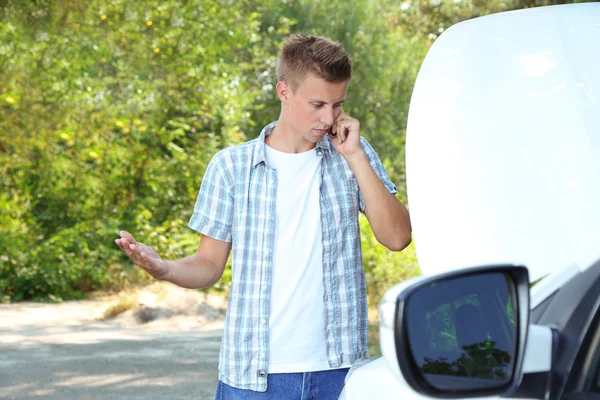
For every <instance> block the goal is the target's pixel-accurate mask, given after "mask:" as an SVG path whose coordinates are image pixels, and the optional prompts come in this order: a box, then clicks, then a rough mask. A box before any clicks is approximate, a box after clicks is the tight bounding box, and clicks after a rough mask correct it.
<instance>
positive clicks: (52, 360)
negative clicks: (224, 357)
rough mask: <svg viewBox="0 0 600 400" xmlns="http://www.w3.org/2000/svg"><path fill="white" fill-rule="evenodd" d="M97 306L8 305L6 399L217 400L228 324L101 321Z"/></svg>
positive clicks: (1, 318)
mask: <svg viewBox="0 0 600 400" xmlns="http://www.w3.org/2000/svg"><path fill="white" fill-rule="evenodd" d="M102 307H103V304H102V303H101V302H97V301H77V302H64V303H62V304H37V303H19V304H12V305H6V304H4V305H0V399H19V400H20V399H51V400H54V399H61V400H72V399H94V400H104V399H119V400H121V399H165V398H166V399H213V398H214V393H215V389H216V385H217V362H218V354H219V346H220V341H221V335H222V329H223V321H222V319H218V320H216V321H205V320H202V319H199V318H197V317H195V316H189V315H180V316H174V317H171V318H166V319H158V320H155V321H152V322H149V323H146V324H140V323H138V322H136V321H135V319H134V318H133V317H131V316H129V317H126V316H122V317H118V318H115V319H112V320H108V321H100V320H97V318H98V316H99V315H100V314H101V313H100V311H101V309H102Z"/></svg>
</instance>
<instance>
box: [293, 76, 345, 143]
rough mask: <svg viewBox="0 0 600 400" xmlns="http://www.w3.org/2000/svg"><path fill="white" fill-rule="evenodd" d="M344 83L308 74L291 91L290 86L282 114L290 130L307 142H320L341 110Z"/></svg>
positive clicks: (343, 97) (343, 98)
mask: <svg viewBox="0 0 600 400" xmlns="http://www.w3.org/2000/svg"><path fill="white" fill-rule="evenodd" d="M348 84H349V81H345V82H341V83H330V82H327V81H326V80H324V79H321V78H318V77H317V76H315V75H313V74H308V76H307V77H306V78H305V79H304V81H302V83H300V85H299V86H298V88H297V89H296V91H295V92H293V91H292V90H291V88H290V91H289V97H288V100H289V101H288V104H287V110H286V117H287V119H288V121H289V123H290V125H291V127H292V129H293V130H294V133H296V134H297V135H298V136H300V137H302V138H303V139H304V140H307V141H309V142H311V143H318V142H320V141H321V140H322V139H323V137H325V135H326V134H327V132H328V131H329V128H330V127H331V125H332V124H333V122H334V121H335V120H336V118H337V117H338V116H339V115H340V113H341V112H342V103H343V102H344V100H345V98H346V90H347V89H348Z"/></svg>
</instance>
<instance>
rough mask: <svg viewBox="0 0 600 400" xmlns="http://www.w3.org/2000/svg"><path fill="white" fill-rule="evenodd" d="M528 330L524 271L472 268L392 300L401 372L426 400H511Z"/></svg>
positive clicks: (431, 279) (423, 281) (410, 289)
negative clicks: (495, 398) (493, 399)
mask: <svg viewBox="0 0 600 400" xmlns="http://www.w3.org/2000/svg"><path fill="white" fill-rule="evenodd" d="M382 306H383V305H382ZM388 310H389V308H388ZM528 324H529V275H528V272H527V269H526V268H525V267H522V266H491V267H480V268H470V269H465V270H462V271H459V272H453V273H448V274H442V275H437V276H434V277H428V278H423V279H421V280H420V281H417V282H416V283H414V284H412V285H410V286H408V287H406V288H405V289H404V290H402V291H401V292H400V293H399V294H398V296H397V298H396V304H395V315H394V341H395V350H396V357H397V361H398V365H399V368H400V371H401V372H402V375H403V376H404V379H405V380H406V381H407V382H408V384H409V385H410V386H411V387H412V388H413V389H414V390H416V391H417V392H420V393H422V394H425V395H428V396H433V397H439V398H452V397H478V396H489V395H499V394H508V393H510V392H511V391H513V390H515V389H516V388H517V386H518V384H519V382H520V380H521V376H522V373H521V366H522V364H523V356H524V349H525V341H526V339H527V338H526V335H527V326H528Z"/></svg>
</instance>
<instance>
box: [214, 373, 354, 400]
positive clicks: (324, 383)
mask: <svg viewBox="0 0 600 400" xmlns="http://www.w3.org/2000/svg"><path fill="white" fill-rule="evenodd" d="M348 370H349V368H342V369H333V370H328V371H317V372H304V373H291V374H269V375H268V376H267V391H266V392H255V391H253V390H244V389H237V388H234V387H232V386H229V385H227V384H225V383H223V382H221V381H219V386H217V396H216V397H215V399H216V400H238V399H239V400H337V398H338V397H339V395H340V392H341V391H342V388H343V387H344V379H345V378H346V374H347V373H348Z"/></svg>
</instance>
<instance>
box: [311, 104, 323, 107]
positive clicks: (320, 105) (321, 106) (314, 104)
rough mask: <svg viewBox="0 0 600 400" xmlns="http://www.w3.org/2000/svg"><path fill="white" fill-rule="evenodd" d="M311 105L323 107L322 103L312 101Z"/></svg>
mask: <svg viewBox="0 0 600 400" xmlns="http://www.w3.org/2000/svg"><path fill="white" fill-rule="evenodd" d="M313 106H315V107H316V108H321V107H323V104H321V103H313Z"/></svg>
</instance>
